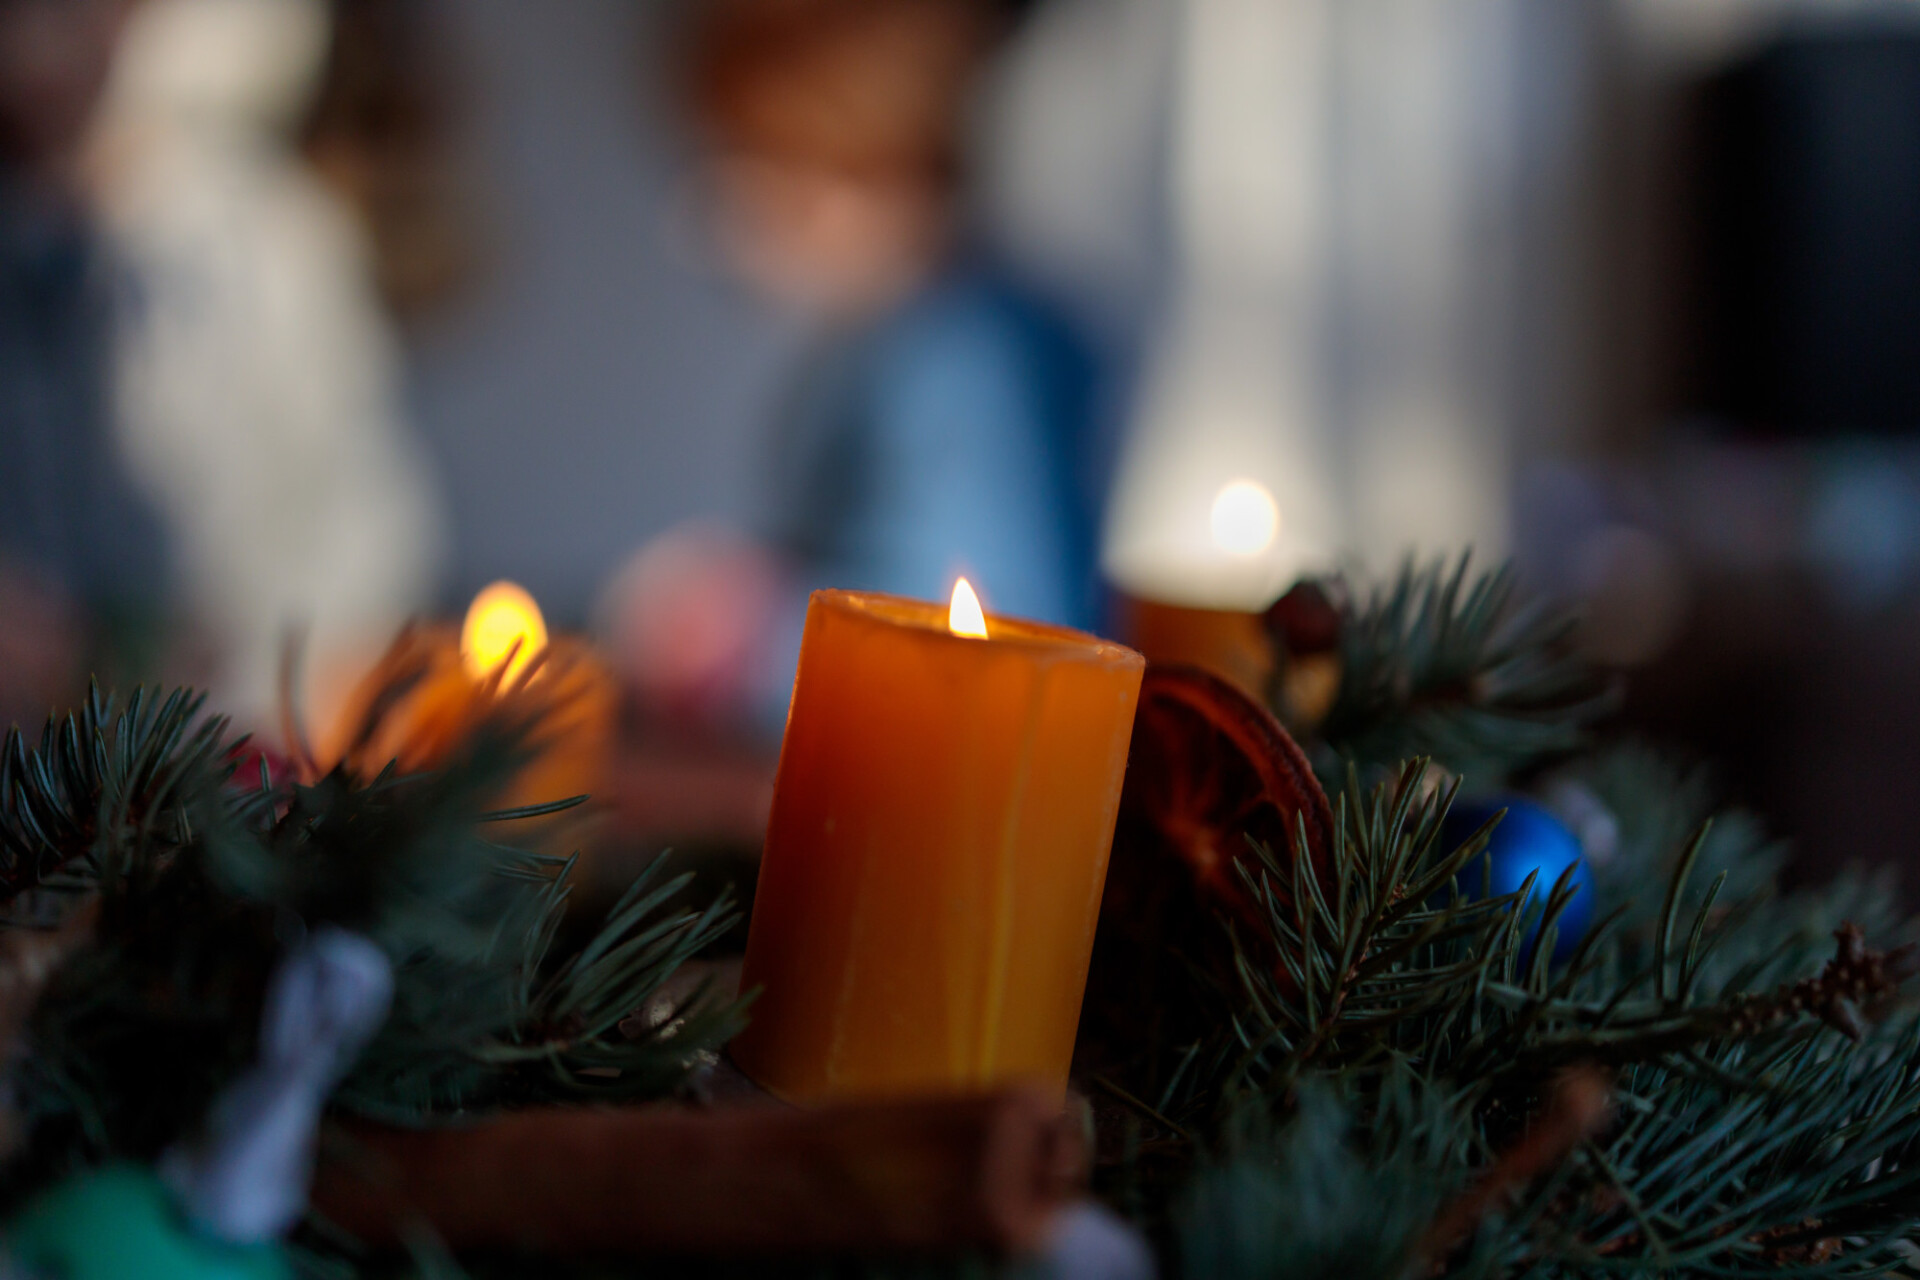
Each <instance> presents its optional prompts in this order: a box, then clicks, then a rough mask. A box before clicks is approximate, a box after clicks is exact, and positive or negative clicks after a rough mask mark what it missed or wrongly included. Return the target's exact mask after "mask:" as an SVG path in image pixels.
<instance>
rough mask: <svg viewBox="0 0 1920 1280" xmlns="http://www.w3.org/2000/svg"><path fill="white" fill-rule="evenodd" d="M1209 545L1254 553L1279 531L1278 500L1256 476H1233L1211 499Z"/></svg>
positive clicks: (1242, 553) (1230, 552) (1232, 552)
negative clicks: (1210, 540) (1211, 529)
mask: <svg viewBox="0 0 1920 1280" xmlns="http://www.w3.org/2000/svg"><path fill="white" fill-rule="evenodd" d="M1211 523H1212V527H1213V545H1214V546H1216V547H1218V548H1220V550H1222V551H1224V552H1226V553H1227V554H1228V555H1235V556H1257V555H1259V554H1260V553H1261V552H1262V551H1265V550H1266V549H1267V548H1268V547H1271V546H1272V545H1273V540H1274V538H1275V537H1276V536H1278V534H1279V532H1280V504H1279V503H1277V502H1275V501H1274V500H1273V495H1272V494H1271V493H1269V492H1267V487H1266V486H1265V485H1263V484H1261V483H1260V482H1259V481H1257V480H1233V481H1229V482H1228V483H1227V484H1226V485H1225V486H1223V487H1222V488H1221V490H1220V492H1219V494H1218V495H1216V496H1215V498H1214V500H1213V513H1212V522H1211Z"/></svg>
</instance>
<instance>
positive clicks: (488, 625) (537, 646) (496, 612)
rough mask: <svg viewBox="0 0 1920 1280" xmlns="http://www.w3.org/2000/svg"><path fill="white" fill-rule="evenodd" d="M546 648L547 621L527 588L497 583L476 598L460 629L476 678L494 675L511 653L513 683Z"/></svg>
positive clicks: (509, 673) (462, 649)
mask: <svg viewBox="0 0 1920 1280" xmlns="http://www.w3.org/2000/svg"><path fill="white" fill-rule="evenodd" d="M516 645H518V648H516V647H515V646H516ZM546 647H547V623H546V619H544V618H542V617H541V616H540V606H539V605H537V604H535V603H534V601H533V597H532V596H530V595H528V594H527V592H526V589H525V588H524V587H521V586H520V585H519V584H517V583H513V582H496V583H494V584H493V585H492V586H489V587H487V588H485V589H484V590H482V591H481V592H480V594H479V595H477V596H475V597H474V598H473V604H472V605H470V606H469V607H468V609H467V621H466V625H465V626H464V627H462V628H461V630H460V652H461V654H462V655H463V656H464V657H465V658H466V662H467V670H468V671H469V672H470V673H472V675H473V676H474V677H475V678H476V679H484V678H485V677H487V676H490V675H492V674H493V673H494V672H495V671H497V670H498V669H499V667H500V664H501V663H502V662H507V655H508V654H512V655H513V658H512V661H511V662H509V663H508V665H507V670H506V675H505V678H506V679H508V680H511V679H513V677H515V676H517V675H519V674H520V672H521V671H522V670H523V669H525V667H526V665H527V663H529V662H531V661H533V656H534V655H535V654H537V653H539V652H540V651H541V650H542V649H544V648H546Z"/></svg>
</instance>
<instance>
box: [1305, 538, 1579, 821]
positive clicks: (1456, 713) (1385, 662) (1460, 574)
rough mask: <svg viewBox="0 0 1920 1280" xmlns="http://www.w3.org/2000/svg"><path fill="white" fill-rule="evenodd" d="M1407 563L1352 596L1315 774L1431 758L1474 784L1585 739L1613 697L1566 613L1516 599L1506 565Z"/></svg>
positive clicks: (1493, 781)
mask: <svg viewBox="0 0 1920 1280" xmlns="http://www.w3.org/2000/svg"><path fill="white" fill-rule="evenodd" d="M1470 562H1471V557H1470V555H1462V556H1461V557H1460V559H1459V560H1458V561H1456V562H1455V563H1454V564H1453V565H1452V567H1451V568H1449V567H1448V566H1447V565H1445V564H1444V563H1441V562H1435V563H1433V564H1430V565H1425V566H1421V565H1417V564H1416V563H1414V562H1413V561H1411V560H1409V561H1408V562H1407V563H1405V564H1404V565H1403V566H1402V567H1401V569H1400V572H1399V574H1398V575H1397V576H1396V577H1395V578H1394V580H1393V581H1392V582H1391V583H1390V584H1389V585H1387V586H1386V587H1385V588H1384V589H1381V590H1377V591H1375V592H1373V593H1372V594H1370V595H1368V596H1367V597H1366V598H1365V601H1364V603H1353V604H1349V605H1348V606H1347V607H1346V609H1345V611H1344V616H1343V618H1342V619H1341V623H1340V629H1339V655H1340V664H1341V673H1340V686H1339V692H1338V694H1337V695H1336V697H1335V699H1334V702H1333V706H1332V708H1331V709H1330V710H1329V711H1328V713H1327V716H1326V718H1325V720H1324V721H1323V723H1322V724H1321V726H1320V737H1321V739H1322V743H1323V746H1322V752H1321V759H1320V765H1321V772H1322V775H1323V777H1325V776H1327V775H1328V773H1329V771H1335V772H1337V771H1338V769H1339V768H1340V764H1339V762H1342V761H1346V762H1353V763H1358V764H1360V765H1362V766H1365V767H1371V768H1374V769H1392V768H1395V767H1397V765H1398V764H1399V762H1401V761H1403V760H1410V759H1414V758H1416V757H1430V758H1432V759H1434V760H1437V761H1440V762H1443V763H1444V764H1445V766H1446V767H1447V768H1448V769H1450V770H1452V771H1453V772H1455V773H1459V774H1464V775H1466V776H1467V777H1469V778H1470V779H1472V780H1473V782H1474V783H1475V784H1476V785H1477V786H1488V785H1493V784H1497V783H1498V782H1499V781H1500V780H1501V779H1503V778H1504V777H1506V776H1507V775H1508V774H1510V773H1512V772H1513V771H1514V770H1515V769H1518V768H1520V767H1522V766H1524V765H1527V764H1531V763H1533V762H1535V761H1537V760H1540V759H1543V758H1546V757H1549V756H1553V755H1557V754H1561V753H1564V752H1568V751H1571V750H1573V749H1575V748H1577V747H1580V746H1582V745H1584V743H1585V742H1586V734H1587V730H1588V728H1589V727H1590V726H1591V725H1592V724H1593V723H1594V722H1595V721H1596V720H1598V719H1599V718H1600V717H1601V716H1602V715H1604V714H1605V713H1606V712H1608V711H1609V710H1610V709H1611V708H1612V707H1613V705H1614V702H1615V695H1614V692H1613V690H1612V689H1611V688H1610V687H1609V685H1608V684H1607V682H1605V681H1604V680H1602V679H1601V678H1600V677H1599V676H1597V675H1596V674H1595V673H1594V672H1593V670H1592V669H1591V668H1590V667H1589V666H1588V665H1587V664H1586V663H1585V662H1583V661H1582V660H1581V659H1580V658H1579V656H1578V654H1577V652H1576V651H1575V648H1574V643H1573V637H1574V631H1575V625H1576V624H1575V620H1574V618H1573V617H1572V616H1571V615H1569V614H1567V613H1565V612H1563V611H1561V610H1558V609H1556V608H1553V607H1551V606H1549V605H1547V604H1545V603H1543V602H1540V601H1536V600H1522V599H1520V598H1519V597H1518V595H1517V593H1516V591H1515V582H1514V576H1513V572H1512V570H1511V569H1510V568H1507V567H1502V568H1499V569H1496V570H1494V571H1492V572H1489V573H1480V574H1477V575H1476V574H1472V573H1471V572H1470V567H1471V563H1470Z"/></svg>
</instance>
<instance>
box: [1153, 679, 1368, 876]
mask: <svg viewBox="0 0 1920 1280" xmlns="http://www.w3.org/2000/svg"><path fill="white" fill-rule="evenodd" d="M1121 809H1122V813H1123V815H1124V819H1125V821H1127V822H1128V823H1129V825H1130V826H1138V827H1143V828H1145V830H1144V831H1137V832H1131V833H1130V835H1133V836H1135V837H1138V836H1146V837H1147V838H1148V839H1149V840H1150V841H1151V842H1152V843H1154V844H1157V845H1158V846H1159V850H1160V852H1161V853H1162V854H1163V855H1171V856H1174V857H1177V858H1179V859H1180V860H1181V861H1183V862H1184V863H1185V864H1186V866H1187V869H1188V871H1189V872H1191V873H1192V876H1193V881H1194V884H1195V886H1196V887H1197V888H1198V889H1199V891H1200V893H1201V895H1202V896H1203V897H1205V898H1207V899H1208V900H1209V901H1211V902H1213V903H1214V904H1215V905H1217V906H1219V907H1223V908H1226V909H1228V910H1232V911H1234V912H1235V913H1236V914H1240V913H1243V912H1244V911H1246V910H1250V908H1251V904H1250V903H1247V902H1246V893H1245V888H1244V886H1243V885H1242V883H1241V880H1240V877H1239V875H1238V874H1236V873H1235V871H1234V869H1233V868H1234V864H1235V863H1236V862H1238V861H1240V860H1242V859H1244V858H1246V857H1248V856H1249V855H1250V852H1251V850H1250V847H1249V845H1248V841H1249V840H1258V841H1260V842H1261V843H1263V844H1265V845H1266V846H1267V847H1269V848H1271V849H1273V850H1275V851H1278V852H1284V851H1285V850H1286V849H1288V848H1289V847H1290V840H1289V837H1290V835H1291V834H1292V832H1293V829H1294V822H1295V818H1296V816H1298V817H1300V818H1303V819H1304V820H1305V825H1306V834H1307V849H1308V852H1309V854H1310V855H1311V856H1312V858H1313V860H1314V864H1315V868H1316V870H1318V869H1320V868H1323V867H1325V866H1326V861H1327V856H1328V850H1329V848H1330V847H1331V844H1332V841H1333V813H1332V810H1331V809H1330V808H1329V807H1328V805H1327V797H1326V793H1325V792H1324V791H1322V790H1321V789H1320V783H1319V781H1318V780H1317V779H1315V777H1314V776H1313V769H1312V767H1311V766H1310V765H1308V763H1307V757H1306V755H1305V754H1304V753H1303V752H1302V751H1301V750H1300V747H1299V745H1298V744H1297V743H1295V742H1294V740H1293V739H1292V737H1290V736H1289V735H1288V733H1287V731H1286V730H1285V729H1283V728H1282V727H1281V726H1280V722H1279V721H1278V720H1277V719H1275V718H1274V716H1273V713H1272V712H1270V711H1268V710H1267V709H1266V708H1265V707H1263V706H1261V705H1260V704H1259V703H1257V702H1255V701H1254V700H1253V699H1251V698H1249V697H1248V696H1247V695H1246V694H1244V693H1242V692H1241V691H1240V690H1239V689H1237V688H1235V687H1234V686H1233V685H1231V684H1229V683H1227V682H1226V681H1225V680H1222V679H1220V678H1219V677H1217V676H1214V675H1212V674H1210V673H1208V672H1206V671H1202V670H1200V669H1199V668H1197V667H1156V668H1153V669H1150V670H1149V671H1148V672H1147V675H1146V678H1145V680H1144V681H1143V682H1142V684H1141V687H1140V710H1139V712H1138V714H1137V715H1136V716H1135V718H1134V725H1133V749H1132V754H1131V756H1130V757H1129V759H1128V765H1127V790H1126V795H1125V798H1124V799H1123V800H1122V802H1121ZM1281 888H1282V889H1284V886H1281Z"/></svg>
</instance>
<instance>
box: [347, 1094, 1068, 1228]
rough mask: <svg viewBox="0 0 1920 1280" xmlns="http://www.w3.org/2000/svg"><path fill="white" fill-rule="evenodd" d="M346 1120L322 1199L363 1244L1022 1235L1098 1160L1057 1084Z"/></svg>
mask: <svg viewBox="0 0 1920 1280" xmlns="http://www.w3.org/2000/svg"><path fill="white" fill-rule="evenodd" d="M347 1136H348V1139H349V1141H348V1142H346V1143H337V1144H334V1145H335V1146H336V1147H337V1148H339V1149H338V1150H336V1151H335V1152H334V1153H332V1154H331V1156H330V1158H328V1159H326V1160H324V1161H323V1162H322V1165H321V1169H320V1173H319V1177H318V1183H317V1185H316V1187H315V1189H314V1204H315V1206H316V1208H318V1209H319V1210H320V1212H321V1213H323V1214H324V1215H326V1216H327V1217H328V1218H330V1219H332V1220H333V1221H334V1222H335V1223H337V1224H338V1225H340V1226H342V1227H344V1228H346V1229H347V1230H348V1231H351V1232H352V1233H353V1234H355V1235H356V1236H358V1237H359V1238H360V1239H362V1240H364V1241H366V1242H367V1243H368V1244H370V1245H373V1246H376V1247H391V1246H393V1245H395V1244H397V1243H398V1242H399V1241H400V1240H401V1238H402V1236H403V1235H404V1234H406V1233H408V1232H409V1231H411V1230H413V1229H417V1227H418V1226H420V1225H422V1224H424V1225H427V1226H430V1227H431V1228H432V1229H433V1230H434V1231H436V1232H437V1233H438V1234H439V1236H440V1237H441V1238H442V1239H443V1240H445V1241H446V1243H447V1244H448V1245H449V1246H451V1247H453V1248H455V1249H527V1250H537V1251H540V1252H544V1253H548V1254H554V1255H563V1256H573V1257H582V1256H606V1255H620V1254H638V1253H647V1254H655V1255H658V1254H681V1255H698V1256H707V1257H739V1256H751V1255H771V1254H789V1255H791V1254H853V1253H918V1252H946V1253H952V1252H958V1251H962V1250H985V1251H990V1252H993V1253H998V1254H1010V1253H1019V1252H1023V1251H1026V1250H1029V1249H1031V1248H1033V1247H1034V1246H1036V1245H1037V1244H1038V1243H1039V1242H1040V1241H1041V1239H1042V1237H1043V1236H1044V1234H1045V1232H1046V1229H1047V1226H1048V1223H1049V1221H1050V1220H1051V1218H1052V1215H1053V1212H1054V1211H1055V1210H1056V1209H1057V1208H1059V1207H1060V1206H1061V1205H1062V1204H1063V1203H1065V1201H1066V1200H1067V1199H1068V1198H1069V1197H1070V1196H1071V1195H1073V1194H1074V1192H1075V1191H1076V1190H1078V1188H1079V1187H1080V1185H1081V1183H1082V1181H1083V1178H1084V1173H1085V1160H1084V1152H1083V1151H1082V1145H1081V1142H1080V1140H1079V1137H1078V1134H1077V1132H1076V1131H1075V1130H1074V1128H1073V1127H1072V1126H1070V1125H1069V1124H1068V1123H1067V1121H1066V1119H1065V1117H1064V1116H1063V1115H1062V1114H1061V1109H1060V1105H1059V1103H1058V1101H1057V1100H1052V1099H1049V1098H1047V1097H1046V1096H1044V1095H1041V1094H1037V1093H1032V1092H1028V1091H1023V1090H1014V1091H1008V1092H1002V1093H996V1094H990V1095H985V1096H980V1097H973V1098H961V1099H952V1100H940V1101H914V1102H900V1103H874V1104H862V1105H857V1106H835V1107H829V1108H824V1109H821V1110H813V1111H801V1110H793V1109H789V1108H783V1107H778V1106H774V1105H771V1104H760V1105H748V1106H738V1107H723V1108H717V1109H712V1110H705V1111H697V1110H689V1109H653V1108H649V1109H627V1110H576V1109H548V1110H539V1111H526V1112H519V1113H516V1114H512V1115H508V1116H505V1117H501V1118H498V1119H494V1120H490V1121H487V1122H485V1123H482V1124H477V1125H473V1126H471V1127H464V1128H453V1129H439V1130H425V1131H414V1130H400V1129H390V1128H384V1127H379V1126H372V1125H356V1126H352V1127H350V1128H349V1129H348V1130H347Z"/></svg>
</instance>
